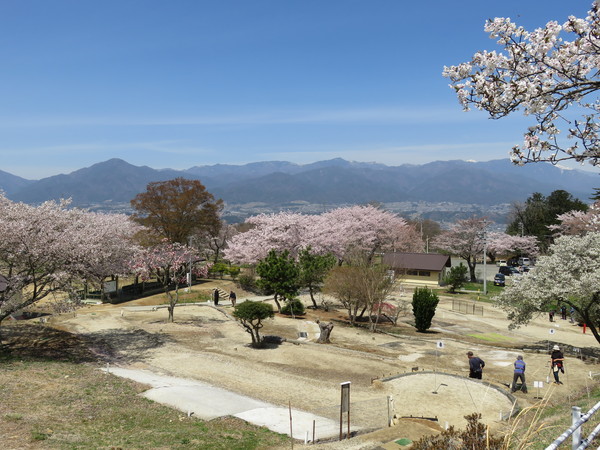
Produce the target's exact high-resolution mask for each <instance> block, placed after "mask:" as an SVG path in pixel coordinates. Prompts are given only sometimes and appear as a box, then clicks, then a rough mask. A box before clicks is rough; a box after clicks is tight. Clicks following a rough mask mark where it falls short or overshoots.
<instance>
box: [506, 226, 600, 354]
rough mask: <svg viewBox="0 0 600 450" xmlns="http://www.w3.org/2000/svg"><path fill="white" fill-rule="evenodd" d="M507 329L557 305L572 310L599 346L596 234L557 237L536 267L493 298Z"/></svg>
mask: <svg viewBox="0 0 600 450" xmlns="http://www.w3.org/2000/svg"><path fill="white" fill-rule="evenodd" d="M495 301H496V304H497V305H498V306H499V307H501V308H502V309H504V310H505V311H506V312H507V313H508V319H509V320H510V321H511V328H515V327H518V326H520V325H523V324H527V323H528V322H529V321H530V320H531V319H532V318H533V317H534V316H535V315H536V314H538V313H541V312H544V311H548V310H550V309H554V308H556V307H557V306H558V303H562V304H565V305H567V306H571V307H573V309H574V310H575V311H576V313H577V314H578V315H579V316H580V317H581V319H582V320H583V322H585V323H586V324H587V326H588V327H589V328H590V330H591V332H592V334H593V335H594V337H595V338H596V341H598V342H599V343H600V332H599V327H600V233H598V232H589V233H587V234H585V235H583V236H561V237H559V238H557V239H556V241H555V243H554V244H553V245H552V246H550V249H549V254H548V255H546V256H540V257H539V258H538V260H537V263H536V266H535V267H534V268H533V269H532V270H531V271H530V272H527V273H525V274H523V276H522V277H521V278H520V279H519V282H518V283H513V284H512V285H510V286H507V287H506V288H505V289H504V290H503V291H502V293H501V294H500V295H499V296H497V297H496V298H495Z"/></svg>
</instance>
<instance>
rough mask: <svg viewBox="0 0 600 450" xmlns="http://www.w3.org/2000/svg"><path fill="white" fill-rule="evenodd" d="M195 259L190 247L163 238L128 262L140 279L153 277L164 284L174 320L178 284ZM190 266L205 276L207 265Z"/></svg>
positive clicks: (169, 309)
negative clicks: (160, 241) (159, 242)
mask: <svg viewBox="0 0 600 450" xmlns="http://www.w3.org/2000/svg"><path fill="white" fill-rule="evenodd" d="M197 259H198V254H197V253H196V252H195V251H194V250H193V249H190V248H189V247H186V246H184V245H182V244H179V243H177V242H176V243H172V242H169V241H167V240H166V239H165V240H163V242H162V243H161V244H160V245H157V246H154V247H152V248H148V249H144V250H142V251H140V252H138V254H137V255H136V256H135V257H134V258H133V260H132V261H131V263H130V264H131V270H132V271H133V272H134V273H135V274H136V275H141V276H142V278H143V279H149V278H156V279H157V280H158V282H159V283H160V284H161V285H162V287H163V288H164V290H165V294H166V296H167V298H168V300H169V306H168V308H167V309H168V311H169V318H168V321H169V322H173V320H174V318H173V316H174V312H175V305H177V303H178V302H179V288H180V286H182V285H184V284H185V283H186V278H187V274H188V273H189V271H190V262H194V261H196V260H197ZM191 269H192V271H193V272H194V273H195V274H196V275H198V276H202V277H205V276H206V275H207V273H208V269H209V266H206V265H205V266H202V267H196V266H194V265H193V264H192V268H191ZM173 291H175V294H173Z"/></svg>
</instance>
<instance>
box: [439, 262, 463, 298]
mask: <svg viewBox="0 0 600 450" xmlns="http://www.w3.org/2000/svg"><path fill="white" fill-rule="evenodd" d="M466 282H467V266H465V265H464V264H463V263H460V265H459V266H454V267H451V268H450V272H448V274H447V275H446V276H445V277H444V283H446V284H447V285H448V289H449V291H450V292H451V293H452V294H454V293H455V292H456V291H457V290H458V289H460V288H461V287H463V286H464V285H465V283H466Z"/></svg>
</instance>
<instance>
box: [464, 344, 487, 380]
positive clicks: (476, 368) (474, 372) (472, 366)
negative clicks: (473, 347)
mask: <svg viewBox="0 0 600 450" xmlns="http://www.w3.org/2000/svg"><path fill="white" fill-rule="evenodd" d="M467 358H469V378H476V379H478V380H481V375H482V374H483V368H484V367H485V363H484V362H483V359H481V358H479V357H478V356H474V355H473V352H470V351H469V352H467Z"/></svg>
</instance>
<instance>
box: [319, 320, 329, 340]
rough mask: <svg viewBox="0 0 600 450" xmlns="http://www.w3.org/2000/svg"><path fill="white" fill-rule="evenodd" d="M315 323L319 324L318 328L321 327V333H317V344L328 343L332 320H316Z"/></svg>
mask: <svg viewBox="0 0 600 450" xmlns="http://www.w3.org/2000/svg"><path fill="white" fill-rule="evenodd" d="M317 323H318V324H319V328H320V329H321V334H320V335H319V339H317V342H318V343H319V344H330V343H331V341H330V340H329V336H331V330H333V322H329V323H322V322H320V321H318V320H317Z"/></svg>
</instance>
